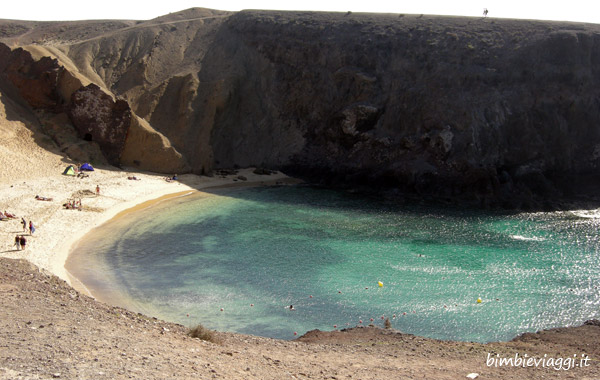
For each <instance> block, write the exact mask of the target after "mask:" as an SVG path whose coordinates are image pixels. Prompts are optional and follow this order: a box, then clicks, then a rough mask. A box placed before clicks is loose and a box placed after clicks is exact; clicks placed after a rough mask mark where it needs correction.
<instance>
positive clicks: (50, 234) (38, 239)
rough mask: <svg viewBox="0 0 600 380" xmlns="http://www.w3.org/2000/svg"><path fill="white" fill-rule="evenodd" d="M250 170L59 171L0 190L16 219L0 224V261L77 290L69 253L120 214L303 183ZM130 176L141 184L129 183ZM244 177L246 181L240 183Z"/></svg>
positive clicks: (0, 201) (1, 201) (1, 203)
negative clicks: (84, 174) (27, 229)
mask: <svg viewBox="0 0 600 380" xmlns="http://www.w3.org/2000/svg"><path fill="white" fill-rule="evenodd" d="M252 170H253V168H248V169H241V170H240V171H239V173H237V174H233V175H227V176H215V177H205V176H198V175H194V174H185V175H182V176H179V180H178V181H174V182H167V181H165V179H164V178H165V177H164V175H159V174H155V173H139V172H134V171H122V170H118V169H116V168H115V169H113V168H110V169H98V168H96V170H95V171H94V172H92V173H91V174H90V177H89V178H85V179H78V178H75V177H67V176H63V175H61V174H60V172H59V171H57V173H56V176H45V177H40V178H33V179H31V180H28V181H24V182H22V183H15V184H11V185H9V186H5V187H4V188H3V189H2V188H0V210H2V211H4V210H7V211H9V212H11V213H14V214H16V215H17V218H15V219H11V220H8V221H2V222H0V232H1V233H2V234H3V235H4V237H5V239H4V241H5V242H4V245H3V246H0V256H1V257H6V258H13V259H26V260H28V261H29V262H31V263H33V264H34V265H36V266H38V267H39V268H40V269H42V270H46V271H48V272H50V273H52V274H54V275H56V276H57V277H59V278H61V279H62V280H64V281H66V282H67V283H68V284H69V285H70V286H73V283H74V282H80V281H79V280H77V279H75V278H74V277H72V276H70V275H69V273H68V271H67V270H66V268H65V264H66V262H67V259H68V257H69V255H70V253H71V250H72V249H73V248H74V247H75V246H76V244H77V242H78V241H80V240H81V239H83V238H84V237H85V235H86V234H88V233H90V232H91V231H92V230H93V229H94V228H96V227H98V226H100V225H102V224H104V223H106V222H108V221H109V220H111V219H113V218H115V217H118V216H119V215H120V214H122V213H128V212H134V211H135V210H137V209H139V207H148V206H149V205H151V204H153V203H156V202H160V201H163V200H165V199H171V198H173V197H177V196H182V195H183V194H188V193H193V192H196V191H199V190H202V189H208V188H216V187H223V186H225V187H229V186H262V185H267V184H274V183H276V182H286V183H290V182H291V183H294V181H296V182H299V181H298V180H295V179H293V178H291V177H288V176H286V175H285V174H283V173H281V172H278V173H277V174H271V175H268V176H266V175H257V174H254V173H253V172H252ZM131 173H135V176H136V177H137V178H140V179H141V180H138V181H134V180H128V179H127V177H128V176H131ZM242 175H243V176H244V177H246V178H247V180H246V181H241V180H238V176H242ZM234 181H237V182H234ZM96 185H98V186H100V195H99V196H95V194H94V189H95V187H96ZM36 195H40V196H43V197H48V198H52V201H49V202H45V201H39V200H36V199H35V196H36ZM69 199H81V202H82V204H83V210H82V211H77V210H67V209H65V208H64V207H63V204H64V203H66V202H67V201H68V200H69ZM145 205H146V206H145ZM22 217H23V218H25V220H26V221H29V220H31V221H32V222H33V224H34V225H35V227H36V231H35V233H34V234H33V235H30V234H28V233H23V232H22V227H21V219H20V218H22ZM15 234H18V235H20V234H24V235H25V236H26V238H27V241H28V242H27V246H26V249H25V250H16V249H15V247H14V245H13V243H14V236H15ZM74 280H77V281H74ZM78 290H80V289H78Z"/></svg>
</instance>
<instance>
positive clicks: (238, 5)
mask: <svg viewBox="0 0 600 380" xmlns="http://www.w3.org/2000/svg"><path fill="white" fill-rule="evenodd" d="M7 3H8V4H7ZM193 7H202V8H212V9H220V10H229V11H239V10H242V9H277V10H311V11H339V12H347V11H352V12H375V13H404V14H435V15H457V16H474V17H480V16H482V14H483V10H484V8H487V9H488V17H500V18H520V19H539V20H563V21H577V22H591V23H596V24H600V0H569V1H549V0H548V1H539V0H412V1H409V0H360V1H359V0H346V1H328V0H320V1H319V0H302V1H298V0H279V1H274V0H204V1H199V0H198V1H191V0H163V1H160V0H158V1H156V0H145V1H135V0H119V1H117V0H102V1H82V0H77V1H75V0H44V1H39V0H32V1H25V0H20V1H15V0H9V1H7V2H4V3H3V4H2V7H0V18H3V19H15V20H38V21H66V20H90V19H127V20H149V19H152V18H155V17H158V16H163V15H166V14H169V13H172V12H178V11H181V10H184V9H188V8H193Z"/></svg>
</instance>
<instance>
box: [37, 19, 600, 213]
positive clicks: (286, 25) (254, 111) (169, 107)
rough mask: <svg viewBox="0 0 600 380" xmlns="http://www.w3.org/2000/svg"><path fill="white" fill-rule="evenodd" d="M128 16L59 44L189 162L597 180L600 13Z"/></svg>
mask: <svg viewBox="0 0 600 380" xmlns="http://www.w3.org/2000/svg"><path fill="white" fill-rule="evenodd" d="M128 25H130V26H128V27H126V28H122V29H121V30H114V29H111V30H110V33H106V34H104V35H103V34H101V33H98V34H97V36H95V37H93V38H88V39H81V40H79V41H76V42H73V36H72V33H71V34H69V35H70V36H71V37H70V38H71V40H69V41H65V42H64V43H63V45H60V44H59V45H58V46H59V47H58V48H60V49H61V51H62V52H63V53H64V54H65V55H66V56H68V57H69V59H70V60H72V62H73V64H74V65H75V66H76V67H77V68H78V69H79V71H80V72H81V73H86V77H87V78H95V79H94V80H95V81H96V82H97V83H99V85H100V87H106V88H107V89H110V91H112V92H113V93H114V94H115V95H116V96H117V97H121V98H122V99H124V100H126V101H127V104H129V106H130V107H131V111H132V112H133V113H134V114H136V115H139V116H140V117H141V118H143V119H144V120H145V121H146V122H147V123H148V126H149V127H151V128H154V129H156V130H157V131H159V132H160V133H161V134H163V135H164V136H165V137H166V139H167V140H168V141H170V143H171V144H172V145H173V147H174V148H175V150H176V151H178V152H180V153H181V155H182V156H183V157H184V158H185V160H187V162H189V163H190V166H191V168H192V170H193V171H195V172H197V173H209V172H210V171H211V170H213V169H215V168H228V167H235V166H242V167H245V166H251V165H256V166H264V167H268V168H272V169H283V170H285V171H287V172H289V173H290V174H295V175H300V176H305V177H307V178H310V179H312V180H316V181H319V182H325V183H328V184H335V185H347V186H366V187H371V188H382V187H385V188H390V189H398V190H400V191H403V192H411V193H416V194H420V195H431V196H433V197H436V198H442V199H462V200H465V201H470V202H474V203H476V204H482V205H501V206H505V207H511V208H512V207H523V208H527V207H531V208H539V207H546V206H548V204H547V203H545V202H546V200H548V199H553V198H557V197H561V196H565V195H570V194H571V193H573V192H575V191H576V190H578V186H579V185H580V184H590V183H593V184H596V183H600V182H595V181H596V179H597V175H596V172H597V170H598V165H599V164H600V161H599V160H600V128H599V127H598V125H600V124H599V122H600V86H599V84H600V83H599V82H600V77H599V75H600V73H599V70H600V69H599V68H600V65H599V64H600V26H598V25H593V24H578V23H559V22H543V21H526V20H499V19H489V18H487V19H483V18H481V19H478V18H461V17H437V16H436V17H434V16H416V15H389V14H388V15H378V14H353V13H315V12H276V11H242V12H238V13H228V12H220V11H212V10H206V9H191V10H187V11H184V12H180V13H176V14H171V15H168V16H165V17H162V18H158V19H156V20H150V21H147V22H140V23H136V24H132V23H130V24H128ZM113 27H114V26H111V28H113ZM46 33H48V32H47V31H46ZM31 34H32V33H28V35H31ZM60 34H61V33H58V32H56V36H53V37H52V38H50V37H48V38H49V39H51V40H52V41H53V43H54V44H57V42H56V41H57V39H60V38H59V37H60ZM94 80H92V81H94ZM131 160H133V159H131ZM575 184H577V186H576V185H575Z"/></svg>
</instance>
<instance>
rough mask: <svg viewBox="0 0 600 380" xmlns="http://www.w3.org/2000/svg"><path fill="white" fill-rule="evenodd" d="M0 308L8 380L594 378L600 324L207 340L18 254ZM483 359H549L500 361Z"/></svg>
mask: <svg viewBox="0 0 600 380" xmlns="http://www.w3.org/2000/svg"><path fill="white" fill-rule="evenodd" d="M0 305H2V307H1V308H0V379H7V380H8V379H10V380H16V379H111V380H112V379H131V378H134V379H211V378H215V379H245V380H247V379H277V380H279V379H365V380H366V379H400V378H401V379H423V378H425V379H440V380H441V379H465V378H466V376H467V375H468V374H472V373H475V374H478V377H477V378H478V379H519V380H521V379H542V378H544V379H581V380H591V379H597V378H598V376H600V367H599V365H598V359H599V357H600V346H599V345H598V340H599V339H600V326H599V323H598V321H591V322H588V323H586V324H585V325H583V326H580V327H575V328H568V329H553V330H548V331H542V332H539V333H536V334H525V335H523V336H521V337H518V338H516V339H515V340H513V341H511V342H505V343H490V344H478V343H466V342H442V341H437V340H433V339H426V338H421V337H416V336H413V335H409V334H402V333H400V332H398V331H395V330H384V329H380V328H376V327H363V328H355V329H350V330H348V331H344V332H342V331H335V332H318V331H313V332H310V333H308V334H307V335H306V336H304V337H302V338H300V339H299V340H298V341H278V340H273V339H267V338H260V337H253V336H247V335H238V334H230V333H215V334H214V341H213V342H207V341H203V340H199V339H196V338H191V337H189V336H187V334H186V333H187V331H188V329H187V328H186V327H184V326H181V325H176V324H172V323H167V322H163V321H160V320H156V319H154V318H149V317H146V316H144V315H140V314H135V313H132V312H129V311H127V310H124V309H121V308H117V307H112V306H108V305H106V304H102V303H99V302H96V301H94V300H93V299H91V298H89V297H86V296H84V295H81V294H79V293H78V292H76V291H75V290H73V289H72V288H71V287H69V286H68V285H67V284H66V283H65V282H63V281H62V280H60V279H58V278H57V277H54V276H50V275H47V274H44V273H41V272H40V271H39V270H38V269H37V268H36V267H35V266H33V265H31V264H29V263H28V262H26V261H24V260H11V259H5V258H0ZM195 323H198V321H190V326H192V325H194V324H195ZM515 355H516V356H515ZM525 355H527V356H525ZM488 357H491V358H493V359H494V358H504V359H507V358H515V357H520V358H536V359H537V360H538V361H539V360H541V359H544V358H546V359H547V360H549V359H550V358H552V359H553V360H554V361H555V362H554V363H553V364H552V365H545V366H542V364H541V362H540V364H539V365H538V366H535V365H530V366H519V365H498V366H497V365H495V364H494V362H493V361H491V362H489V363H488ZM572 358H576V360H573V362H572V364H569V363H570V362H567V361H566V360H567V359H572ZM586 358H588V360H587V361H586V360H585V359H586ZM559 359H560V360H561V362H560V363H558V360H559ZM582 359H583V360H584V361H582ZM546 363H550V362H549V361H546Z"/></svg>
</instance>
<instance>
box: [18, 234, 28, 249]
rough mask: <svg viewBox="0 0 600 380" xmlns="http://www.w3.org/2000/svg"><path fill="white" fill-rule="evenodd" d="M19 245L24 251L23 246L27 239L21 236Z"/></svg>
mask: <svg viewBox="0 0 600 380" xmlns="http://www.w3.org/2000/svg"><path fill="white" fill-rule="evenodd" d="M19 243H21V249H22V250H25V245H26V244H27V239H25V236H23V235H21V238H20V239H19Z"/></svg>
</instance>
